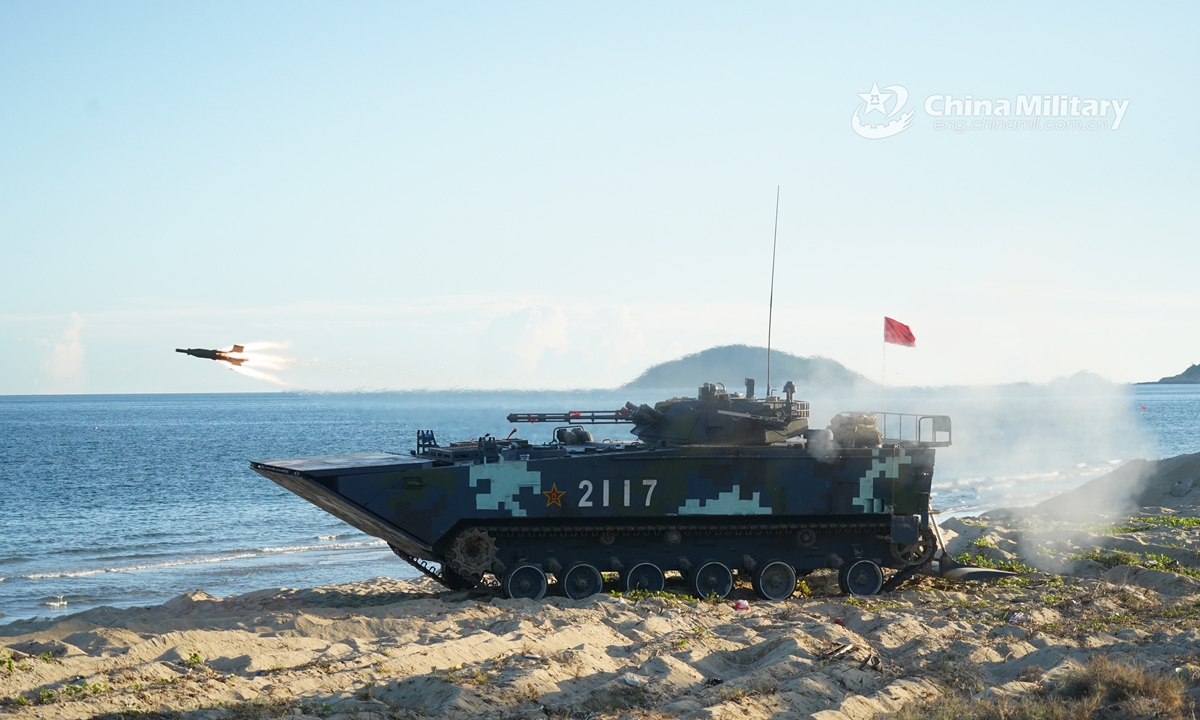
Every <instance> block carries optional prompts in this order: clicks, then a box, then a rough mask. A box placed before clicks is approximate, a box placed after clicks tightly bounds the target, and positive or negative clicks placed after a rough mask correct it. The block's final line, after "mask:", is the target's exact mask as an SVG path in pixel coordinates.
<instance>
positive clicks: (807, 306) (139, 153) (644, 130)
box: [0, 2, 1200, 394]
mask: <svg viewBox="0 0 1200 720" xmlns="http://www.w3.org/2000/svg"><path fill="white" fill-rule="evenodd" d="M1198 13H1200V10H1198V9H1197V8H1196V7H1195V6H1193V5H1189V4H1160V5H1154V6H1136V7H1135V6H1128V5H1117V4H1097V3H1087V4H1073V5H1055V6H1053V7H1050V8H1048V7H1046V6H1044V5H1042V4H1026V5H1018V4H1014V5H1006V6H1004V7H1001V6H986V7H985V6H977V5H976V6H958V5H929V6H922V7H920V8H914V7H912V6H906V7H897V6H892V5H862V4H858V5H854V6H845V7H842V6H829V7H815V6H808V5H800V4H757V5H754V6H751V7H747V6H745V5H735V4H701V5H696V4H665V3H664V4H655V5H654V6H652V7H646V6H645V5H644V4H632V3H631V4H603V5H593V6H586V5H580V4H549V3H547V4H536V3H521V4H507V5H501V4H461V5H453V6H449V5H442V6H429V5H423V4H415V3H412V4H403V3H379V4H371V3H351V4H333V3H328V4H318V3H294V2H290V3H270V2H262V3H254V4H250V5H249V6H247V5H246V4H234V3H204V4H200V3H194V4H190V5H187V4H182V3H173V4H162V3H144V4H142V3H120V2H117V3H107V4H78V3H72V4H67V3H32V2H29V3H18V2H12V3H5V4H3V5H0V273H2V283H0V393H6V394H11V393H40V392H172V391H180V392H188V391H245V390H264V389H271V388H272V387H277V385H274V384H272V383H269V382H264V381H263V380H261V379H256V378H253V377H246V376H243V375H238V374H236V373H233V372H229V371H227V370H226V369H225V368H224V367H221V366H220V365H219V364H217V363H211V362H203V361H199V360H191V359H189V358H185V357H183V356H180V355H176V354H174V353H173V352H172V350H173V349H174V348H175V347H195V346H202V347H216V346H228V345H230V344H232V343H235V342H238V343H246V342H266V341H271V342H276V343H282V344H284V345H285V347H283V348H281V349H278V350H276V351H274V352H275V353H276V354H277V355H279V356H281V357H284V358H287V359H289V360H290V364H289V365H288V366H287V367H286V368H284V369H282V370H280V371H279V372H277V373H274V374H275V375H276V376H277V377H279V378H280V379H281V380H283V381H284V382H286V383H287V386H288V387H296V388H305V389H314V390H341V389H355V388H366V389H374V388H413V387H479V388H482V387H596V386H610V385H615V384H618V383H621V382H624V381H625V380H628V379H630V378H632V377H633V376H635V375H637V374H638V373H639V372H640V371H641V370H642V369H643V368H644V367H645V366H647V365H648V364H650V363H653V362H659V361H662V360H666V359H670V358H672V357H676V356H678V355H680V354H683V353H686V352H693V351H696V350H700V349H703V348H705V347H709V346H712V345H717V344H724V343H732V342H747V343H755V344H762V343H763V342H764V340H765V335H766V327H765V325H766V322H765V319H766V308H765V305H766V299H767V280H768V275H769V260H770V249H771V248H770V246H771V228H772V221H773V212H774V199H775V198H774V196H775V187H776V185H780V186H782V201H781V211H780V219H779V269H778V273H777V286H776V292H775V298H776V312H775V317H776V327H775V333H774V337H775V342H776V346H777V347H780V348H782V349H784V350H788V351H791V352H795V353H798V354H802V355H808V354H821V355H826V356H829V357H833V358H835V359H837V360H840V361H841V362H843V363H845V364H847V365H848V366H850V367H851V368H853V369H855V370H858V371H860V372H862V373H864V374H867V375H869V376H871V377H874V378H878V376H879V374H880V371H881V361H882V357H881V343H880V336H881V333H882V327H881V326H882V317H883V316H884V315H890V316H892V317H895V318H898V319H900V320H902V321H904V322H907V323H909V324H910V325H911V326H912V327H913V329H914V332H915V333H916V336H917V340H918V346H917V348H915V349H912V350H908V349H899V348H896V349H890V350H889V351H888V357H887V367H888V378H887V380H888V382H890V383H896V384H922V385H928V384H959V383H968V384H985V383H994V382H1008V381H1016V380H1033V381H1044V380H1048V379H1051V378H1053V377H1056V376H1060V375H1065V374H1071V373H1074V372H1076V371H1079V370H1089V371H1092V372H1097V373H1099V374H1101V375H1104V376H1106V377H1109V378H1112V379H1113V380H1118V381H1135V380H1145V379H1155V378H1157V377H1160V376H1162V375H1168V374H1175V373H1177V372H1179V371H1181V370H1183V369H1184V368H1185V367H1187V366H1188V365H1189V364H1191V363H1194V362H1198V361H1200V340H1197V339H1196V337H1197V335H1196V332H1195V330H1196V321H1195V318H1196V317H1197V316H1198V311H1200V294H1198V292H1197V290H1196V283H1195V274H1196V270H1195V268H1196V267H1198V265H1200V263H1198V262H1197V261H1198V260H1200V250H1197V247H1198V244H1197V242H1196V240H1197V220H1196V218H1195V213H1194V211H1193V209H1192V208H1193V205H1194V200H1193V199H1194V198H1195V197H1196V195H1197V189H1198V188H1197V178H1196V172H1195V169H1194V163H1195V158H1196V157H1197V156H1200V153H1198V152H1197V151H1198V148H1197V133H1196V131H1195V130H1194V129H1193V122H1194V119H1195V118H1196V117H1197V116H1198V113H1197V109H1198V108H1197V95H1196V93H1195V92H1193V91H1192V88H1195V87H1196V86H1197V75H1198V74H1200V64H1198V63H1197V61H1196V59H1195V52H1194V43H1193V35H1194V30H1195V28H1196V27H1197V19H1198V18H1197V15H1198ZM873 83H878V84H879V86H880V87H886V86H889V85H902V86H904V87H905V88H906V89H907V91H908V93H909V94H910V99H909V101H908V107H909V108H910V109H913V108H915V109H916V110H917V112H916V116H915V118H914V120H913V124H912V127H910V128H909V129H908V130H905V131H904V132H902V133H900V134H898V135H896V136H894V137H889V138H886V139H882V140H867V139H864V138H861V137H859V136H857V135H856V134H855V132H854V131H853V129H852V127H851V117H852V115H854V114H855V112H856V107H857V106H858V104H859V103H860V100H859V97H858V94H859V93H865V92H868V91H869V90H870V88H871V86H872V84H873ZM933 94H952V95H954V96H955V97H962V96H965V95H972V96H973V97H975V98H1016V97H1017V96H1018V95H1028V94H1064V95H1069V96H1077V97H1081V98H1105V99H1121V100H1128V101H1129V105H1128V110H1127V112H1126V114H1125V116H1124V118H1123V120H1122V123H1121V126H1120V127H1119V129H1117V130H1108V129H1105V130H1096V131H1086V130H1064V131H1048V132H1047V131H1036V132H1033V131H1004V130H1000V131H995V130H992V131H978V132H973V131H968V132H963V133H954V132H952V131H944V130H943V131H938V130H935V129H934V118H931V117H929V116H928V115H926V114H925V113H924V111H923V110H922V109H921V107H922V105H923V101H924V99H925V98H926V97H928V96H929V95H933ZM877 117H878V116H877Z"/></svg>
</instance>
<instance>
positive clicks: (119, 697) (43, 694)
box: [0, 456, 1200, 720]
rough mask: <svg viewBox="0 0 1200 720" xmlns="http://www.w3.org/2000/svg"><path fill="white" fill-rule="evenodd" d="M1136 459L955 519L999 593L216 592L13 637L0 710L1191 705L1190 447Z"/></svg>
mask: <svg viewBox="0 0 1200 720" xmlns="http://www.w3.org/2000/svg"><path fill="white" fill-rule="evenodd" d="M1128 468H1129V466H1126V468H1123V469H1119V470H1118V471H1116V473H1114V475H1116V476H1117V477H1116V479H1115V480H1114V479H1113V478H1101V479H1100V480H1097V481H1094V482H1096V483H1099V484H1098V485H1095V486H1094V487H1093V488H1092V492H1090V493H1089V492H1086V491H1085V492H1083V493H1082V495H1078V496H1073V497H1067V498H1065V500H1063V501H1062V502H1059V503H1058V504H1056V503H1055V502H1053V501H1051V502H1048V503H1045V504H1043V506H1039V507H1038V508H1033V509H1025V510H1021V511H1013V510H1008V511H997V512H993V513H988V514H986V515H983V516H980V517H978V518H969V519H955V520H950V521H947V522H945V523H943V527H944V529H945V530H946V535H947V537H948V542H947V545H948V548H949V549H950V550H951V551H952V552H953V553H967V554H970V555H971V556H973V557H975V558H977V562H981V563H988V564H997V565H1006V566H1010V567H1017V568H1021V569H1024V568H1023V566H1028V567H1029V571H1028V572H1025V573H1023V574H1022V575H1021V576H1020V577H1018V578H1016V579H1013V580H1007V581H1003V582H1001V583H991V584H956V583H952V582H949V581H946V580H943V579H941V578H934V577H923V578H920V579H917V580H914V581H911V582H910V583H909V584H908V585H906V586H905V587H904V588H903V589H902V590H901V591H898V592H894V593H891V594H887V595H880V596H873V597H869V598H849V597H840V596H837V594H836V593H837V588H836V580H835V577H834V576H833V574H832V573H830V572H820V573H814V574H813V575H810V576H808V577H807V578H806V579H805V582H806V586H807V589H808V591H809V593H808V595H807V596H805V597H799V596H797V597H795V598H793V599H791V600H788V601H785V602H774V603H772V602H765V601H760V600H758V599H756V598H754V597H753V594H752V592H751V591H750V589H749V588H748V587H744V586H739V588H738V589H737V590H736V591H735V595H734V596H733V597H731V598H730V600H727V601H722V602H717V603H709V602H697V601H694V600H690V599H687V598H680V597H644V598H641V599H627V598H623V597H615V596H612V595H609V594H602V595H597V596H593V597H591V598H588V599H586V600H582V601H571V600H567V599H565V598H561V597H548V598H547V599H545V600H543V601H541V602H531V601H525V600H505V599H501V598H499V597H496V596H495V595H493V594H492V593H490V592H488V591H486V590H484V591H472V592H470V593H467V592H446V591H444V590H442V589H440V588H439V586H437V585H435V584H434V583H432V582H431V581H399V580H391V579H385V578H376V579H374V580H370V581H365V582H359V583H352V584H347V585H337V586H329V587H322V588H314V589H305V590H282V589H271V590H263V591H258V592H254V593H249V594H245V595H240V596H232V597H229V598H225V599H219V598H216V597H212V596H210V595H207V594H205V593H204V592H202V591H200V590H196V591H192V592H189V593H186V594H184V595H180V596H179V597H177V598H175V599H173V600H171V601H169V602H167V603H164V604H162V605H158V606H153V607H147V608H128V609H113V608H96V609H92V610H88V611H85V612H81V613H78V614H74V615H70V616H66V617H62V618H56V619H52V620H34V621H17V622H12V623H9V624H7V625H3V626H0V645H2V646H4V647H6V648H7V650H0V702H2V703H3V705H2V706H0V712H4V713H7V714H9V715H11V716H13V717H15V718H40V719H41V720H56V719H58V718H62V719H63V720H72V719H74V718H93V717H104V718H106V720H109V719H111V720H118V718H130V717H133V716H134V715H135V714H137V715H143V716H144V715H147V714H148V715H150V716H152V717H162V718H167V717H170V718H176V717H185V718H213V719H215V718H237V719H244V718H255V717H281V716H285V715H286V716H290V717H292V718H303V719H304V720H308V719H309V718H314V717H320V718H327V719H328V718H334V719H335V720H383V719H384V718H425V717H429V718H433V717H437V718H467V717H531V718H532V717H537V718H543V717H579V718H584V717H612V718H618V717H629V718H639V717H693V718H730V719H732V718H751V719H755V720H757V719H760V718H762V719H765V718H801V717H816V718H823V719H827V720H828V719H832V718H873V717H877V716H879V715H880V714H883V713H886V712H889V711H894V710H897V709H899V708H901V707H903V706H906V705H909V706H911V705H913V704H914V703H918V704H919V703H922V702H927V701H931V700H933V699H935V698H938V697H940V696H944V695H949V694H955V695H958V696H963V697H970V696H975V697H978V698H986V697H998V696H1011V697H1014V698H1019V697H1027V696H1034V695H1037V694H1038V693H1042V694H1044V693H1045V692H1046V691H1047V689H1048V688H1053V687H1055V686H1056V683H1059V682H1060V681H1061V680H1062V678H1063V677H1065V676H1067V675H1069V674H1070V673H1072V672H1075V671H1077V670H1078V669H1079V668H1080V667H1081V666H1083V665H1084V664H1085V663H1087V662H1088V661H1089V659H1091V658H1095V657H1099V656H1105V657H1108V658H1109V659H1112V660H1114V661H1117V662H1127V663H1130V664H1136V665H1138V666H1140V667H1143V668H1146V669H1149V670H1151V671H1154V672H1157V673H1162V674H1168V675H1171V676H1173V677H1177V678H1180V684H1181V688H1182V690H1181V692H1183V693H1185V694H1187V697H1186V698H1185V699H1186V700H1187V701H1188V702H1191V701H1192V700H1193V699H1195V694H1196V692H1197V690H1196V687H1195V682H1196V680H1197V679H1198V677H1197V674H1198V673H1200V670H1197V669H1196V667H1195V666H1197V665H1200V579H1197V578H1198V577H1200V573H1198V572H1197V571H1196V570H1195V568H1196V567H1197V566H1200V561H1198V560H1197V550H1198V549H1200V541H1198V540H1197V537H1200V528H1198V527H1196V526H1195V525H1196V524H1197V523H1196V522H1195V521H1191V520H1189V518H1196V517H1198V516H1200V512H1198V510H1200V508H1198V507H1197V505H1196V504H1195V501H1197V500H1200V489H1197V490H1195V491H1191V492H1187V493H1184V494H1183V495H1181V496H1177V495H1172V494H1171V493H1170V489H1172V488H1173V489H1175V490H1176V491H1177V490H1178V487H1177V486H1175V485H1174V483H1176V482H1177V480H1176V479H1175V478H1176V476H1179V477H1183V476H1188V475H1189V473H1195V472H1198V471H1200V456H1187V457H1186V458H1184V459H1182V460H1181V459H1179V458H1175V459H1172V460H1170V461H1163V462H1160V463H1149V464H1145V465H1142V466H1137V467H1134V468H1133V469H1128ZM1119 473H1124V474H1123V475H1118V474H1119ZM1192 476H1193V477H1194V475H1192ZM1102 481H1103V482H1102ZM1105 483H1107V485H1106V484H1105ZM1109 486H1113V487H1117V488H1119V489H1120V492H1117V493H1115V494H1116V495H1119V496H1121V497H1123V498H1124V499H1123V500H1119V502H1121V503H1124V505H1122V506H1121V507H1120V508H1119V510H1118V511H1117V512H1115V513H1106V512H1105V511H1106V510H1111V509H1112V508H1100V507H1088V508H1083V510H1081V511H1079V512H1076V511H1075V509H1078V506H1079V505H1080V503H1079V501H1078V500H1079V497H1081V496H1088V497H1091V496H1095V495H1096V494H1097V488H1102V487H1109ZM1164 488H1166V490H1164ZM1126 491H1128V492H1126ZM1077 492H1078V491H1077ZM1114 502H1118V501H1116V500H1114ZM1068 506H1070V507H1068ZM1073 508H1074V509H1073ZM1081 513H1082V514H1081ZM1193 575H1195V576H1196V577H1194V576H1193ZM738 598H742V599H746V600H748V601H749V606H750V607H749V609H748V610H736V609H735V608H734V607H733V604H732V602H731V601H732V600H734V599H738ZM8 655H11V658H12V662H11V663H9V662H7V660H5V659H4V658H5V657H6V656H8Z"/></svg>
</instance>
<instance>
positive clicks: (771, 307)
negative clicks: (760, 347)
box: [764, 185, 779, 397]
mask: <svg viewBox="0 0 1200 720" xmlns="http://www.w3.org/2000/svg"><path fill="white" fill-rule="evenodd" d="M778 243H779V186H778V185H776V186H775V233H774V235H773V236H772V237H771V297H770V299H769V300H767V392H766V395H765V396H764V397H771V321H772V320H774V314H775V247H776V245H777V244H778Z"/></svg>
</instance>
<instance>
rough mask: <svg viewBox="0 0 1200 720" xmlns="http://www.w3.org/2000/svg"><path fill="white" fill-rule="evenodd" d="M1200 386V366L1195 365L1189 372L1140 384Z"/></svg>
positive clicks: (1185, 371)
mask: <svg viewBox="0 0 1200 720" xmlns="http://www.w3.org/2000/svg"><path fill="white" fill-rule="evenodd" d="M1197 384H1200V365H1193V366H1191V367H1190V368H1188V369H1187V370H1184V371H1183V372H1181V373H1179V374H1178V375H1172V376H1171V377H1165V378H1163V379H1162V380H1151V381H1150V382H1144V383H1138V385H1197Z"/></svg>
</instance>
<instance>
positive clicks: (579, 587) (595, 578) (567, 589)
mask: <svg viewBox="0 0 1200 720" xmlns="http://www.w3.org/2000/svg"><path fill="white" fill-rule="evenodd" d="M558 584H559V585H561V586H562V591H563V595H566V596H567V597H569V598H571V599H572V600H582V599H584V598H585V597H587V596H589V595H595V594H596V593H598V592H600V591H601V590H603V589H604V576H603V575H601V574H600V571H599V570H597V569H596V568H595V567H593V566H591V565H588V564H587V563H575V564H574V565H572V566H571V567H569V568H567V571H566V572H565V573H563V574H562V575H560V576H559V582H558Z"/></svg>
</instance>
